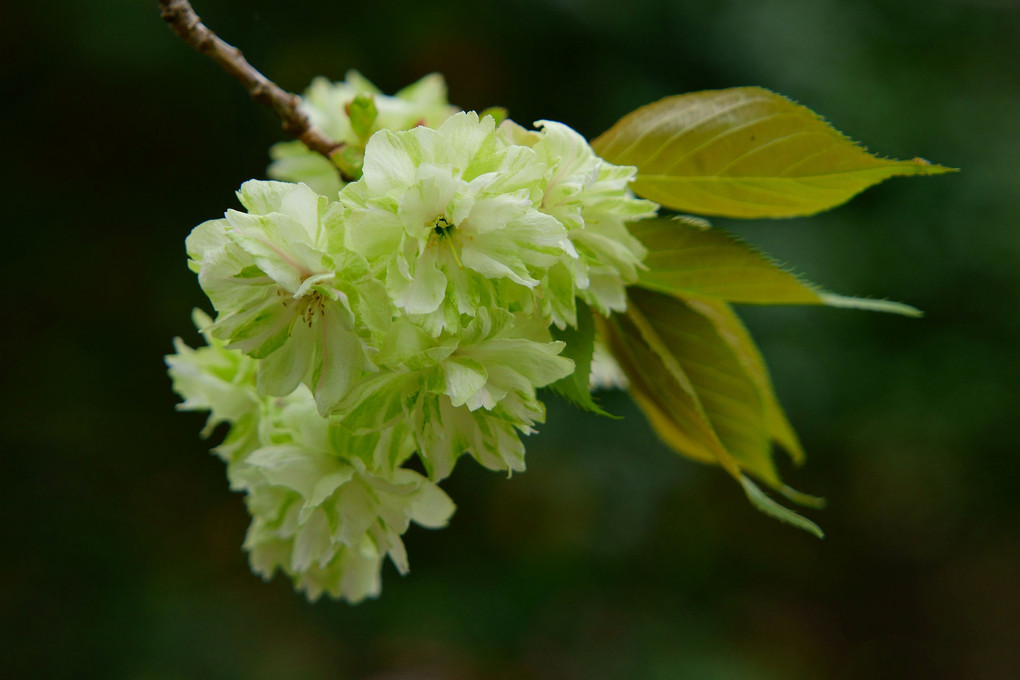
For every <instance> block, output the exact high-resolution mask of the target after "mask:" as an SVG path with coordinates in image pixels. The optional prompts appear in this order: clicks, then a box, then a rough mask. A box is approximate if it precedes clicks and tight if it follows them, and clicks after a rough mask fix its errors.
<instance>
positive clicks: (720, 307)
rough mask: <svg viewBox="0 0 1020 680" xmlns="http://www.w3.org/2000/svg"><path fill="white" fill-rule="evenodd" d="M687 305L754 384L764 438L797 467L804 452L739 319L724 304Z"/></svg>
mask: <svg viewBox="0 0 1020 680" xmlns="http://www.w3.org/2000/svg"><path fill="white" fill-rule="evenodd" d="M686 302H687V305H688V306H689V307H690V308H691V309H693V310H694V311H695V312H697V313H698V314H700V315H701V316H703V317H704V318H705V319H707V320H708V321H709V322H710V323H711V324H712V325H713V326H714V327H715V330H716V332H717V333H718V334H719V338H720V339H721V340H722V341H723V342H725V343H726V344H727V346H728V347H729V348H730V350H731V351H732V352H733V354H734V355H735V356H736V358H737V361H739V362H740V365H741V366H742V367H743V369H744V372H745V373H747V376H748V378H750V379H751V381H752V382H753V383H754V385H755V388H756V389H757V391H758V396H759V398H760V399H761V402H762V408H763V409H764V418H765V428H766V431H767V432H768V436H769V437H770V438H771V439H772V440H773V441H774V442H776V443H777V444H779V445H780V446H781V447H783V450H785V451H786V452H787V454H789V456H790V459H791V460H793V462H794V463H797V464H798V465H799V464H801V463H803V462H804V449H803V448H801V445H800V440H799V439H798V438H797V434H796V433H795V432H794V431H793V427H791V425H790V422H789V421H788V420H787V419H786V414H785V413H784V412H783V407H782V406H780V405H779V399H777V398H776V393H775V390H774V389H773V388H772V379H771V378H770V377H769V371H768V368H767V367H766V365H765V359H763V358H762V356H761V352H759V351H758V346H757V345H756V344H755V342H754V340H753V339H752V338H751V334H750V333H749V332H748V331H747V328H746V327H745V326H744V324H743V322H742V321H741V320H740V317H738V316H737V315H736V313H735V312H734V311H733V309H732V308H731V307H730V306H729V305H728V304H726V303H725V302H720V301H719V300H687V301H686Z"/></svg>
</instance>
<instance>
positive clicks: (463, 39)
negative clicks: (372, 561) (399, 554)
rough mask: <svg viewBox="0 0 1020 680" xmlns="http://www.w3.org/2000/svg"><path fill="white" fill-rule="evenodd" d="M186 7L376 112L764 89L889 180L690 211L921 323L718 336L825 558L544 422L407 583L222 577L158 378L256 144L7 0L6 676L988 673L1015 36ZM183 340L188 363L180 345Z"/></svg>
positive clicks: (601, 444) (841, 6)
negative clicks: (784, 446)
mask: <svg viewBox="0 0 1020 680" xmlns="http://www.w3.org/2000/svg"><path fill="white" fill-rule="evenodd" d="M196 9H197V10H198V12H199V13H200V14H201V15H202V16H203V17H204V18H205V19H206V20H207V22H208V23H209V24H210V25H211V26H212V27H213V28H215V29H216V30H217V31H218V32H219V33H220V34H221V35H222V36H223V37H224V38H225V39H227V40H228V41H234V42H236V43H239V44H240V45H241V46H243V47H244V48H245V50H246V52H247V53H248V55H249V57H250V58H251V60H252V61H253V63H255V64H256V65H258V66H259V67H261V68H262V69H263V70H264V71H265V72H266V73H268V74H269V75H270V76H271V77H273V78H274V79H276V80H277V81H278V82H279V83H280V84H281V85H283V86H285V87H288V88H291V89H301V88H302V87H304V85H305V84H306V83H307V82H308V81H309V80H310V79H311V78H312V76H314V75H317V74H320V73H321V74H324V75H327V76H332V77H335V78H339V77H342V75H343V73H344V71H345V70H346V69H347V68H350V67H355V68H358V69H359V70H360V71H362V72H363V73H365V74H366V75H367V76H368V77H370V78H372V79H373V80H374V81H376V82H377V83H378V84H379V85H380V86H381V87H382V88H383V89H384V90H386V91H393V90H395V89H398V88H399V87H401V86H402V85H404V84H406V83H408V82H411V81H412V80H414V79H415V78H417V77H418V76H420V75H423V74H425V73H427V72H430V71H433V70H440V71H442V72H444V74H445V75H446V76H447V78H448V80H449V82H450V88H451V98H452V99H453V101H455V102H456V103H458V104H460V105H462V106H464V107H467V108H477V107H483V106H487V105H491V104H501V105H505V106H507V107H508V108H509V109H510V113H511V115H512V116H513V117H514V118H517V119H519V120H522V121H525V122H530V121H532V120H534V119H538V118H551V119H555V120H563V121H565V122H568V123H569V124H571V125H573V126H574V127H576V128H577V129H578V130H580V131H581V132H582V133H584V134H586V135H587V136H589V137H594V136H595V135H597V134H599V133H601V132H602V131H604V130H605V129H606V128H608V127H609V126H610V125H611V124H612V123H613V122H614V121H615V120H616V119H617V118H619V117H620V116H621V115H622V114H624V113H626V112H627V111H630V110H632V109H634V108H636V107H637V106H640V105H642V104H645V103H648V102H650V101H653V100H655V99H658V98H660V97H663V96H666V95H670V94H675V93H679V92H685V91H692V90H699V89H710V88H721V87H730V86H736V85H761V86H764V87H767V88H769V89H771V90H774V91H777V92H782V93H784V94H786V95H788V96H790V97H792V98H794V99H796V100H798V101H800V102H801V103H803V104H805V105H807V106H810V107H811V108H812V109H814V110H816V111H819V112H821V113H822V114H823V115H825V116H826V117H827V118H828V119H829V120H831V121H832V123H833V124H834V125H835V126H836V127H837V128H839V129H840V130H842V131H845V132H846V133H847V134H849V135H851V136H852V137H854V138H856V139H861V140H863V141H865V142H866V143H867V144H869V145H870V146H871V147H872V148H874V149H876V150H880V151H881V152H883V153H888V154H889V155H890V156H893V157H900V158H909V157H911V156H912V155H915V154H921V155H923V156H925V157H926V158H929V159H931V160H933V161H935V162H939V163H942V164H945V165H949V166H953V167H960V168H962V169H963V172H962V173H960V174H957V175H951V176H946V177H936V178H931V179H928V180H925V181H904V180H891V181H889V182H887V183H885V184H883V185H881V186H879V187H877V188H875V189H872V190H870V191H869V192H868V193H866V194H864V195H863V196H860V197H858V198H857V199H855V200H854V201H853V202H851V203H850V204H848V205H846V206H843V207H841V208H839V209H837V210H836V211H833V212H830V213H826V214H823V215H819V216H817V217H812V218H807V219H799V220H795V221H784V220H776V221H769V220H752V221H747V222H739V221H729V220H717V221H716V223H717V224H720V225H721V226H724V227H726V228H728V229H731V230H733V231H735V232H737V233H739V234H740V235H741V236H742V237H743V238H744V239H746V240H747V241H749V242H751V243H754V244H757V245H759V246H761V247H762V248H764V249H765V250H766V251H767V252H769V253H770V254H772V255H773V256H775V257H776V258H778V259H780V260H782V261H785V262H791V263H796V265H797V268H798V270H799V271H802V272H803V273H804V274H805V275H807V276H808V277H810V278H811V279H812V280H814V281H817V282H818V283H819V284H822V285H824V286H826V287H827V288H829V289H831V290H838V291H840V292H843V293H847V294H856V295H874V296H889V297H892V298H895V299H901V300H905V301H907V302H909V303H911V304H913V305H915V306H917V307H919V308H921V309H923V310H925V312H926V317H925V318H924V319H923V320H919V321H918V320H910V319H902V318H898V317H891V316H886V315H872V314H867V313H863V312H853V311H848V310H834V309H819V308H812V307H805V308H786V309H781V308H770V309H752V308H748V309H744V308H742V309H741V312H742V313H743V316H744V318H745V320H746V321H747V323H748V325H749V326H750V327H751V329H752V330H753V331H754V333H755V336H756V338H757V339H758V340H759V342H760V344H761V346H762V349H763V353H764V354H765V357H766V359H767V360H768V361H769V364H770V367H771V369H772V375H773V380H774V382H775V385H776V390H777V392H778V394H779V397H780V399H781V400H782V401H783V403H784V405H785V406H786V409H787V412H788V414H789V416H790V418H791V420H792V421H793V425H794V426H795V427H796V429H797V431H798V433H799V434H800V437H801V439H802V443H803V445H804V448H805V450H806V451H807V453H808V464H807V465H806V466H805V467H804V468H802V469H798V470H792V469H787V470H784V471H783V474H784V478H786V479H788V480H789V481H790V482H791V483H792V484H793V485H795V486H797V487H798V488H801V489H805V490H807V491H810V492H814V493H818V494H820V495H824V496H826V497H827V498H828V499H829V501H830V502H829V507H828V509H826V510H825V511H824V512H822V513H812V518H814V519H817V520H819V521H820V522H822V523H823V524H824V526H825V528H826V531H827V534H828V537H827V538H826V540H825V541H824V542H822V543H821V544H819V543H818V542H817V541H815V540H814V539H812V538H811V537H810V536H807V535H805V534H802V533H801V532H797V531H794V530H792V529H790V528H788V527H785V526H782V525H780V524H778V523H775V522H772V521H771V520H769V519H767V518H765V517H763V516H761V515H760V514H759V513H758V512H757V511H755V510H754V509H753V508H751V507H750V506H749V505H748V504H747V503H746V502H744V500H743V498H742V494H741V492H740V490H739V489H737V488H735V487H734V485H732V483H731V482H730V481H729V480H727V479H726V478H725V475H723V474H722V473H721V472H719V471H718V470H717V469H713V468H707V467H700V466H697V465H695V464H693V463H688V462H686V461H681V460H678V459H677V458H676V457H675V456H674V455H672V454H670V453H669V452H668V451H667V450H666V449H665V448H664V447H663V446H662V445H661V444H659V443H658V442H657V440H656V438H655V436H654V435H653V434H652V433H651V431H650V430H649V428H648V426H647V425H646V424H645V422H644V421H643V418H642V417H641V416H640V414H639V413H638V412H637V410H636V409H635V408H634V407H633V406H632V405H631V404H630V403H629V401H628V399H627V398H626V397H625V396H623V395H606V396H604V397H603V398H602V400H601V404H602V405H603V406H604V407H605V408H606V409H607V410H608V411H610V412H612V413H616V414H620V415H623V416H624V417H625V421H624V422H623V423H620V422H614V421H608V420H600V419H598V418H596V417H594V416H589V415H585V414H583V413H581V412H580V411H578V410H576V409H573V408H572V407H570V406H567V405H565V404H563V403H560V402H557V401H556V400H555V399H552V398H550V413H549V419H548V421H549V422H548V425H547V426H546V427H545V428H544V429H543V431H542V434H541V435H539V436H538V437H535V438H533V439H532V440H531V441H529V442H528V444H529V454H528V455H529V457H528V462H529V470H528V472H527V473H526V474H524V475H520V476H515V477H514V478H513V479H512V480H509V481H507V480H505V479H501V478H499V477H498V476H493V475H487V474H485V473H484V472H483V471H481V470H473V469H471V467H470V466H465V468H464V470H463V471H460V470H458V473H457V474H456V475H454V477H453V478H452V479H451V480H450V482H449V488H450V493H451V495H453V496H454V497H456V498H457V499H458V504H459V510H458V513H457V515H455V517H454V519H453V522H452V524H451V527H450V528H449V529H447V530H445V531H443V532H438V533H433V534H429V533H427V532H425V531H421V530H418V531H412V532H411V533H410V534H409V535H408V542H409V544H410V545H409V550H410V553H411V555H412V556H413V562H412V565H411V568H412V571H413V572H414V576H413V577H412V578H408V579H400V578H399V577H398V576H397V575H396V573H395V572H394V571H393V570H389V571H388V572H387V573H386V574H385V576H384V578H386V583H385V589H386V596H385V597H384V598H383V599H382V600H380V601H378V602H374V603H367V604H364V605H361V606H358V607H356V608H351V607H347V606H346V605H338V604H336V603H332V602H322V603H320V604H317V605H315V606H310V605H308V604H307V603H306V602H305V601H304V599H303V598H301V597H300V596H298V595H296V594H295V593H294V592H293V591H292V590H291V588H290V585H289V584H288V583H287V582H286V581H283V580H282V579H278V580H277V581H275V582H273V583H272V584H270V585H268V586H267V585H264V584H263V583H261V582H260V581H259V580H258V579H257V578H256V577H254V576H252V575H251V574H250V572H249V571H248V568H247V565H246V564H245V557H244V554H243V553H242V551H241V549H240V543H241V540H242V537H243V532H244V528H245V525H246V521H247V520H246V515H245V511H244V508H243V506H242V503H241V498H240V497H239V496H238V495H234V494H230V493H229V492H228V491H227V490H226V485H225V483H224V480H223V469H222V465H221V464H220V463H219V462H218V461H217V460H215V459H214V458H213V457H211V456H209V455H208V454H207V453H206V450H207V445H206V444H205V443H203V442H202V441H200V440H199V439H198V438H197V437H196V432H197V431H198V430H199V429H200V427H201V422H202V416H200V415H184V416H182V415H180V414H176V413H174V412H173V410H172V409H173V404H174V402H175V398H174V396H173V395H172V394H171V392H170V388H169V383H168V381H167V379H166V377H165V374H164V373H163V368H162V364H161V357H162V355H163V354H165V353H166V352H167V351H169V349H170V338H171V337H172V336H173V335H175V334H178V333H181V331H182V329H184V328H186V327H187V326H188V318H189V314H190V310H191V308H192V307H194V306H196V305H199V304H202V295H201V292H200V291H199V289H198V287H197V285H195V283H194V280H193V278H192V276H191V275H190V273H189V272H188V271H187V269H186V267H185V265H184V254H183V246H182V244H183V238H184V236H185V235H186V234H187V233H188V231H190V229H191V227H192V226H194V225H195V224H196V223H198V222H199V221H201V220H204V219H207V218H210V217H215V216H218V215H219V214H220V213H222V211H223V210H224V208H225V207H227V206H229V205H232V192H233V190H234V189H235V188H236V187H237V186H238V185H239V184H240V183H241V182H242V181H243V180H245V179H248V178H249V177H256V176H262V173H263V172H264V167H265V164H266V162H267V156H266V149H267V148H268V146H269V145H270V144H271V143H273V142H275V141H278V140H279V139H280V131H279V128H278V124H277V122H276V121H275V120H274V119H273V118H272V116H271V114H269V113H268V112H264V111H262V110H260V109H258V108H256V107H255V106H254V105H252V104H251V103H250V102H249V101H248V100H247V98H246V96H245V94H244V93H243V92H242V91H241V90H240V88H239V87H238V86H237V85H236V84H235V83H233V82H231V81H230V80H229V79H228V78H227V77H226V76H225V75H223V74H222V73H221V72H219V71H218V70H217V69H216V68H215V67H214V66H213V65H212V64H210V63H207V62H205V61H204V60H202V59H201V57H199V56H198V55H196V54H194V53H193V52H192V51H191V50H190V49H189V48H187V47H186V46H185V45H183V44H182V43H180V42H178V41H177V39H176V38H175V37H174V36H173V35H172V34H171V33H170V32H169V31H168V30H167V29H166V28H165V27H164V26H162V25H161V24H160V22H159V20H158V13H157V10H156V7H155V3H148V2H139V1H137V0H104V1H101V2H58V1H56V0H51V1H49V2H41V3H20V4H18V5H17V6H15V7H11V8H7V9H5V16H4V19H3V21H0V79H2V83H3V91H4V92H5V93H6V96H5V100H4V107H3V109H2V110H3V113H2V114H0V115H3V117H4V123H5V125H4V127H5V129H6V130H7V131H8V137H7V145H8V149H9V152H8V153H9V155H8V163H7V167H8V170H9V171H10V172H11V173H12V174H13V175H14V184H8V185H7V186H8V192H9V200H11V202H12V204H13V206H14V215H12V216H8V218H7V219H6V220H5V224H6V229H5V240H4V243H5V245H6V248H7V253H8V257H7V258H6V259H5V261H4V272H5V274H6V279H7V281H8V282H9V289H8V292H7V294H6V295H5V296H4V305H5V318H6V320H7V322H6V323H5V329H6V332H5V333H3V334H2V336H0V337H2V338H3V339H2V343H3V347H2V350H3V352H2V355H0V356H3V357H4V369H3V373H2V375H3V378H4V385H5V388H6V389H5V390H4V391H3V395H4V396H3V399H4V402H3V409H2V410H0V414H2V415H0V418H2V423H0V431H2V436H3V451H4V461H5V462H6V465H7V467H6V470H5V472H6V475H5V478H6V479H8V480H9V481H10V482H11V483H10V485H9V488H8V490H7V492H6V493H5V494H4V495H3V497H4V505H5V506H8V507H5V508H4V509H3V517H4V519H5V520H6V521H5V522H4V538H5V540H4V541H3V543H2V545H3V546H4V559H3V561H2V567H0V569H2V576H3V580H2V583H3V586H2V588H0V612H2V614H0V618H2V620H3V623H4V628H5V634H4V636H3V642H0V675H3V676H4V677H12V678H20V677H53V678H63V677H68V678H69V677H92V676H95V677H104V678H153V679H161V680H162V679H173V678H189V679H190V678H224V679H228V678H230V679H232V678H278V677H304V678H313V679H315V678H336V677H341V678H383V677H389V678H476V677H485V678H504V677H505V678H520V677H539V678H585V679H588V678H632V677H633V678H678V677H691V678H698V679H701V678H705V679H708V680H714V679H719V680H723V679H727V680H728V679H737V678H756V679H757V678H765V679H769V678H777V679H779V678H781V679H783V680H786V679H788V678H836V679H841V678H848V679H849V678H896V679H897V680H900V679H904V678H936V679H940V678H947V679H948V678H959V677H982V678H987V679H991V680H996V679H998V678H1002V679H1006V678H1011V677H1014V674H1015V671H1016V668H1018V667H1020V655H1018V654H1020V653H1018V651H1017V650H1018V649H1020V643H1018V641H1020V580H1018V579H1017V578H1016V565H1017V564H1020V531H1018V529H1020V512H1018V511H1020V502H1018V499H1017V494H1016V490H1015V489H1016V480H1017V476H1018V474H1020V464H1018V462H1017V457H1016V452H1017V449H1018V444H1020V437H1018V435H1017V434H1016V428H1015V416H1014V414H1015V412H1016V411H1017V410H1018V407H1020V396H1018V387H1017V386H1018V385H1020V361H1018V360H1017V346H1018V344H1020V342H1018V341H1020V314H1017V309H1018V308H1020V267H1018V262H1020V238H1018V236H1017V228H1016V224H1017V217H1016V216H1017V214H1018V208H1020V206H1018V199H1017V196H1018V193H1017V191H1016V187H1017V185H1018V184H1020V169H1018V165H1017V163H1016V159H1017V158H1018V157H1020V135H1017V133H1016V120H1017V118H1018V116H1020V71H1018V70H1017V69H1016V64H1017V63H1020V40H1018V39H1017V37H1018V36H1020V9H1018V7H1017V5H1016V3H1014V2H1010V1H1009V0H998V1H996V0H984V1H980V2H979V1H971V2H967V1H965V0H954V1H949V0H937V1H934V2H933V1H928V2H922V1H920V0H905V1H902V2H897V3H889V2H884V1H883V0H861V1H859V2H852V3H851V2H840V1H838V0H812V1H809V0H733V1H732V2H713V3H709V2H703V3H683V2H679V1H678V0H671V1H667V0H635V1H634V2H631V3H620V2H610V1H609V0H595V1H582V0H556V1H555V2H554V1H553V0H545V1H539V0H508V1H507V2H503V3H465V2H460V1H457V2H454V1H453V0H447V1H444V2H439V1H437V2H433V3H427V4H426V3H412V2H408V1H394V2H384V3H320V2H311V1H310V0H293V1H292V2H288V3H271V2H251V1H249V2H240V1H238V0H208V1H204V2H203V1H199V2H197V6H196ZM186 339H187V340H189V341H191V342H194V341H195V338H194V337H186Z"/></svg>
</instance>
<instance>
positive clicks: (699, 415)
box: [598, 290, 820, 535]
mask: <svg viewBox="0 0 1020 680" xmlns="http://www.w3.org/2000/svg"><path fill="white" fill-rule="evenodd" d="M709 311H711V310H709ZM598 321H599V331H600V334H601V337H603V338H604V339H605V342H606V345H607V347H608V348H609V350H610V352H612V354H613V356H614V357H615V358H616V360H617V361H618V362H619V364H620V367H621V368H622V369H623V371H624V373H625V374H626V375H627V378H628V380H629V381H630V384H631V394H632V395H633V396H634V399H635V401H636V402H637V404H638V405H639V406H640V407H641V409H642V410H643V411H644V412H645V414H646V415H647V417H648V419H649V422H650V423H651V425H652V427H653V429H654V430H655V431H656V433H657V434H658V435H659V436H660V438H661V439H662V440H663V441H664V442H665V443H666V444H667V445H669V446H670V447H671V448H672V449H673V450H675V451H676V452H677V453H680V454H682V455H685V456H687V457H690V458H693V459H695V460H698V461H701V462H705V463H710V464H716V465H719V466H721V467H722V468H723V469H725V470H726V472H728V473H729V474H730V475H731V476H732V477H733V478H734V479H735V480H737V481H738V482H740V484H741V486H742V487H743V488H744V491H745V493H746V494H747V495H748V498H749V499H750V500H751V501H752V503H754V505H755V506H756V507H758V508H759V509H760V510H762V511H763V512H766V513H767V514H769V515H771V516H773V517H776V518H778V519H781V520H783V521H787V522H789V523H791V524H793V525H795V526H798V527H799V528H801V529H804V530H806V531H809V532H810V533H813V534H815V535H820V530H818V527H817V526H815V525H814V524H813V523H812V522H810V521H809V520H807V519H804V518H803V517H800V516H799V515H797V514H796V513H794V512H793V511H791V510H788V509H786V508H783V507H782V506H780V505H778V504H777V503H775V501H773V500H771V499H770V498H769V497H768V496H766V495H765V494H763V493H762V492H761V490H760V489H758V487H757V486H755V485H754V483H753V482H752V481H751V480H750V479H749V478H748V476H747V474H745V472H746V473H748V474H750V475H753V476H755V477H758V478H759V479H761V480H762V481H764V482H766V483H767V484H769V485H770V486H772V487H774V488H775V489H776V490H777V491H779V492H780V493H782V494H783V495H787V496H788V497H790V498H791V500H794V501H804V502H805V503H806V504H813V503H812V499H811V497H808V496H804V495H803V494H798V493H797V492H795V491H793V490H792V489H789V488H788V487H786V486H784V485H783V484H782V482H781V481H780V480H779V477H778V475H777V474H776V472H775V468H774V466H773V463H772V459H771V452H770V446H769V442H770V440H771V439H772V438H773V437H774V435H773V434H772V431H771V430H772V426H771V425H770V421H769V411H768V409H767V408H766V406H765V403H764V402H765V401H766V399H763V395H762V392H761V385H760V382H759V379H760V377H759V378H758V379H756V378H753V377H751V375H750V374H749V373H748V371H747V370H746V368H745V365H747V356H742V355H740V354H739V353H738V352H737V351H735V350H734V349H733V348H734V347H735V346H738V345H739V343H736V342H735V341H733V339H731V338H727V337H726V334H725V333H723V332H721V331H720V330H719V327H718V326H717V325H716V323H715V321H714V320H713V319H711V318H710V317H708V316H705V315H703V314H702V313H700V312H699V311H698V310H696V309H695V308H694V307H693V306H692V305H689V304H686V303H684V302H683V301H681V300H677V299H675V298H672V297H669V296H667V295H661V294H658V293H654V292H649V291H641V290H631V294H630V301H629V305H628V310H627V313H626V315H614V316H613V317H612V318H611V319H608V320H606V319H601V318H599V319H598ZM759 359H760V357H759ZM762 370H763V369H762ZM768 394H769V395H771V390H769V392H768ZM773 399H774V397H773ZM777 408H778V405H777ZM780 413H781V412H780ZM784 422H785V420H784ZM787 492H789V493H787Z"/></svg>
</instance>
